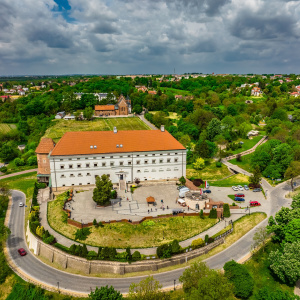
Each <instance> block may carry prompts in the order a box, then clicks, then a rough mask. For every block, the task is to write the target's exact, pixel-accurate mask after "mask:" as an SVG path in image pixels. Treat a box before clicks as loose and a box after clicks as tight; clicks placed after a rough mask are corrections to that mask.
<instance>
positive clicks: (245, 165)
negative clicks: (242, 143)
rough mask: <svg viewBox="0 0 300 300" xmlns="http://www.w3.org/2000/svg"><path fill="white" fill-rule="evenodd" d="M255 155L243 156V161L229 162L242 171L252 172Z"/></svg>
mask: <svg viewBox="0 0 300 300" xmlns="http://www.w3.org/2000/svg"><path fill="white" fill-rule="evenodd" d="M253 155H254V153H251V154H247V155H244V156H242V161H237V160H236V158H234V159H231V160H229V162H230V163H232V164H233V165H237V166H239V167H241V168H242V169H244V170H246V171H248V172H252V167H251V158H252V156H253Z"/></svg>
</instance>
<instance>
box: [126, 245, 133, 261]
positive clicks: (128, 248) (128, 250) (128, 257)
mask: <svg viewBox="0 0 300 300" xmlns="http://www.w3.org/2000/svg"><path fill="white" fill-rule="evenodd" d="M126 253H127V260H128V261H131V260H132V255H131V251H130V247H127V248H126Z"/></svg>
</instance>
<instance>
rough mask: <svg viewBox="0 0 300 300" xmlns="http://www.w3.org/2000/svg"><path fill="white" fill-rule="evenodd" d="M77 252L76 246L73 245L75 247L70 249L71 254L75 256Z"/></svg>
mask: <svg viewBox="0 0 300 300" xmlns="http://www.w3.org/2000/svg"><path fill="white" fill-rule="evenodd" d="M75 252H76V244H73V245H72V246H71V247H70V253H71V254H73V255H74V254H75Z"/></svg>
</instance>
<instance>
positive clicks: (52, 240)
mask: <svg viewBox="0 0 300 300" xmlns="http://www.w3.org/2000/svg"><path fill="white" fill-rule="evenodd" d="M43 242H44V243H46V244H50V245H51V244H53V243H55V237H54V236H53V235H50V236H49V237H47V238H46V239H43Z"/></svg>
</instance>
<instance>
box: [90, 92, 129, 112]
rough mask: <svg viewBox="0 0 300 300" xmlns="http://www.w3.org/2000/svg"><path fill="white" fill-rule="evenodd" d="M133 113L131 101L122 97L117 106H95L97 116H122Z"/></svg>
mask: <svg viewBox="0 0 300 300" xmlns="http://www.w3.org/2000/svg"><path fill="white" fill-rule="evenodd" d="M130 113H131V100H130V99H129V97H127V98H126V99H125V97H124V96H123V95H121V96H120V97H119V99H118V103H117V104H116V105H113V104H107V105H95V116H120V115H128V114H130Z"/></svg>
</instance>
